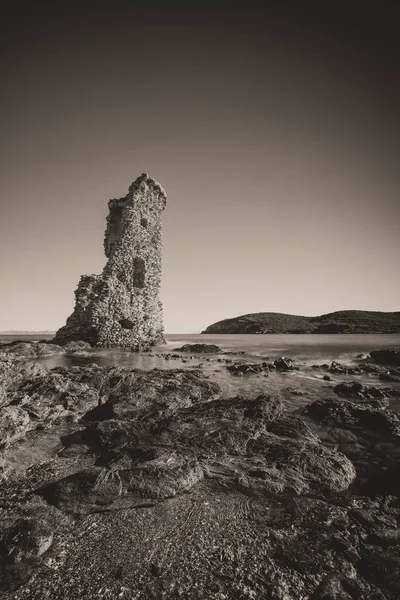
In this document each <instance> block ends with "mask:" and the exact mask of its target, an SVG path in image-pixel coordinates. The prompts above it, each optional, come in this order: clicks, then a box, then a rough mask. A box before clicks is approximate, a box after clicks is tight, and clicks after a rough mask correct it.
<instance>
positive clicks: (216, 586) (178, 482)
mask: <svg viewBox="0 0 400 600" xmlns="http://www.w3.org/2000/svg"><path fill="white" fill-rule="evenodd" d="M71 350H72V351H73V348H71ZM0 372H1V373H3V375H4V378H3V380H4V386H3V391H4V393H3V401H4V404H3V406H4V407H7V408H8V407H10V408H15V409H18V411H25V412H26V414H27V415H28V416H29V418H30V419H32V421H30V422H35V423H36V424H42V425H44V426H45V427H46V423H47V424H48V425H49V426H52V427H53V428H54V427H55V428H56V427H57V425H56V423H57V422H58V420H59V421H60V422H64V421H65V419H68V418H71V419H72V420H73V421H75V423H74V424H73V423H72V424H71V425H72V426H71V428H70V429H69V431H68V432H63V433H61V432H60V435H61V440H60V439H59V438H57V447H56V448H55V450H54V452H53V455H52V457H51V459H50V458H48V459H46V460H47V462H40V463H39V462H38V463H37V464H35V465H33V466H32V467H31V468H29V469H27V470H26V471H25V472H21V473H20V474H19V475H18V476H10V477H9V478H5V479H3V480H2V481H1V482H0V511H1V516H2V518H1V519H0V559H1V560H0V563H1V564H0V589H1V593H2V594H3V597H4V598H5V600H26V599H27V598H29V600H42V599H43V598H58V599H59V600H70V599H71V598H74V599H76V600H83V599H85V600H98V599H101V600H111V599H113V598H121V599H122V600H124V599H130V598H132V599H133V598H135V599H137V600H150V599H157V600H158V599H161V598H171V599H172V600H174V599H179V598H181V599H182V598H184V599H187V600H194V599H196V598H197V599H198V600H200V599H201V600H205V599H208V598H209V599H210V600H211V599H215V600H227V599H228V598H243V599H247V600H254V599H255V598H260V599H261V600H300V599H303V600H317V599H319V598H322V599H324V600H339V599H340V600H355V599H360V600H361V599H363V598H371V599H372V600H374V599H375V600H397V599H398V597H399V594H400V587H399V578H398V574H399V570H400V555H399V549H400V545H399V539H400V537H399V536H400V534H399V522H400V521H399V519H400V504H399V497H400V488H399V484H398V482H399V481H400V477H399V476H400V472H399V468H398V465H399V458H400V455H399V451H400V450H399V443H398V442H399V439H400V437H399V436H398V435H396V434H397V422H398V421H397V420H396V415H394V413H393V412H392V411H390V410H389V409H388V408H387V407H386V406H385V405H384V404H383V403H382V401H381V400H363V401H362V402H358V403H357V404H356V402H355V401H351V402H350V401H345V400H342V399H338V398H336V399H331V400H330V401H321V402H320V404H319V405H318V407H316V406H315V404H316V403H314V404H313V405H311V407H313V408H312V409H311V411H310V410H308V411H307V410H306V413H308V414H306V415H305V416H304V417H302V418H299V417H298V416H296V415H294V414H288V413H286V412H285V406H284V404H283V402H282V401H281V400H280V398H279V397H278V396H276V395H271V394H268V393H267V391H266V393H264V394H262V395H260V396H258V397H257V398H255V399H247V398H243V397H234V398H220V397H219V396H220V393H221V390H220V389H219V387H218V386H217V385H216V384H215V383H213V382H212V381H210V380H209V379H207V377H205V376H204V375H203V374H202V372H201V371H199V370H196V371H194V370H193V371H184V370H169V371H159V370H154V371H150V372H143V371H139V370H137V369H129V368H121V367H101V366H96V365H94V364H91V365H86V366H74V367H57V368H55V369H52V370H48V369H46V368H44V367H41V366H38V365H35V363H29V364H28V362H27V361H26V360H25V359H21V358H14V359H13V361H12V360H11V359H10V358H9V357H6V358H4V360H3V361H0ZM286 377H290V375H289V376H279V378H281V379H282V380H285V379H286ZM268 381H269V380H268V379H267V380H266V382H265V383H266V388H267V384H268ZM286 385H287V384H286ZM64 401H65V402H66V403H67V405H69V406H70V407H71V411H72V412H76V417H75V418H74V419H73V418H72V417H71V415H69V412H68V411H69V409H68V406H67V408H65V406H64V405H63V402H64ZM324 404H325V406H324V408H321V406H323V405H324ZM55 407H62V410H61V412H60V414H59V417H58V420H57V419H56V420H52V414H53V412H52V411H54V410H55ZM308 408H310V407H308ZM34 411H36V417H35V416H34ZM68 415H69V416H68ZM81 415H84V416H83V418H82V419H80V418H79V417H80V416H81ZM305 419H308V420H307V421H306V420H305ZM56 431H57V429H56ZM32 433H34V432H30V433H29V434H28V437H29V436H30V435H31V434H32ZM35 439H36V440H37V443H38V444H40V437H37V438H35ZM25 441H26V440H25ZM24 443H25V442H24V441H21V438H20V440H19V441H18V440H16V441H15V445H14V446H13V444H12V443H11V445H10V449H11V450H12V449H13V448H18V447H19V446H20V445H21V444H22V445H23V444H24ZM354 465H355V467H356V468H354ZM0 479H1V478H0Z"/></svg>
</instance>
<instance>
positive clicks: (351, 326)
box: [202, 310, 400, 334]
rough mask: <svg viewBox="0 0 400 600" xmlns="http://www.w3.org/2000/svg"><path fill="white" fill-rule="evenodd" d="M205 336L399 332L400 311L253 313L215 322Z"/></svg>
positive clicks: (207, 329)
mask: <svg viewBox="0 0 400 600" xmlns="http://www.w3.org/2000/svg"><path fill="white" fill-rule="evenodd" d="M202 333H275V334H276V333H297V334H301V333H302V334H304V333H347V334H348V333H350V334H351V333H353V334H355V333H367V334H370V333H382V334H388V333H389V334H390V333H400V312H379V311H367V310H340V311H337V312H333V313H328V314H326V315H321V316H319V317H301V316H297V315H286V314H283V313H273V312H265V313H264V312H263V313H251V314H248V315H242V316H240V317H234V318H232V319H224V320H223V321H218V322H217V323H213V324H212V325H209V326H208V327H207V328H206V329H205V330H204V331H202Z"/></svg>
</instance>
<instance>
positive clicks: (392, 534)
mask: <svg viewBox="0 0 400 600" xmlns="http://www.w3.org/2000/svg"><path fill="white" fill-rule="evenodd" d="M367 541H368V542H369V543H370V544H374V545H376V546H384V547H388V546H400V529H378V530H375V531H374V532H373V533H371V534H370V536H369V537H368V540H367Z"/></svg>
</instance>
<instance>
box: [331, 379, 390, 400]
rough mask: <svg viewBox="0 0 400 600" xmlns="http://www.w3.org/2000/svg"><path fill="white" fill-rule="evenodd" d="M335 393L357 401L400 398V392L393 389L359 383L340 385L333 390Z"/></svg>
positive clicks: (352, 382)
mask: <svg viewBox="0 0 400 600" xmlns="http://www.w3.org/2000/svg"><path fill="white" fill-rule="evenodd" d="M333 391H334V392H335V393H336V394H338V395H339V396H344V397H345V398H355V399H357V400H361V401H364V400H385V399H386V398H390V397H397V396H400V391H398V390H395V389H393V388H389V387H384V388H377V387H374V386H372V385H363V384H361V383H359V382H358V381H351V382H349V383H340V384H339V385H336V386H335V387H334V388H333Z"/></svg>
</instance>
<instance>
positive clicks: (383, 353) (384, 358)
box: [370, 348, 400, 367]
mask: <svg viewBox="0 0 400 600" xmlns="http://www.w3.org/2000/svg"><path fill="white" fill-rule="evenodd" d="M370 355H371V358H372V359H373V360H374V361H375V362H376V363H378V364H379V365H393V366H396V367H399V366H400V348H380V349H379V350H371V352H370Z"/></svg>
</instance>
